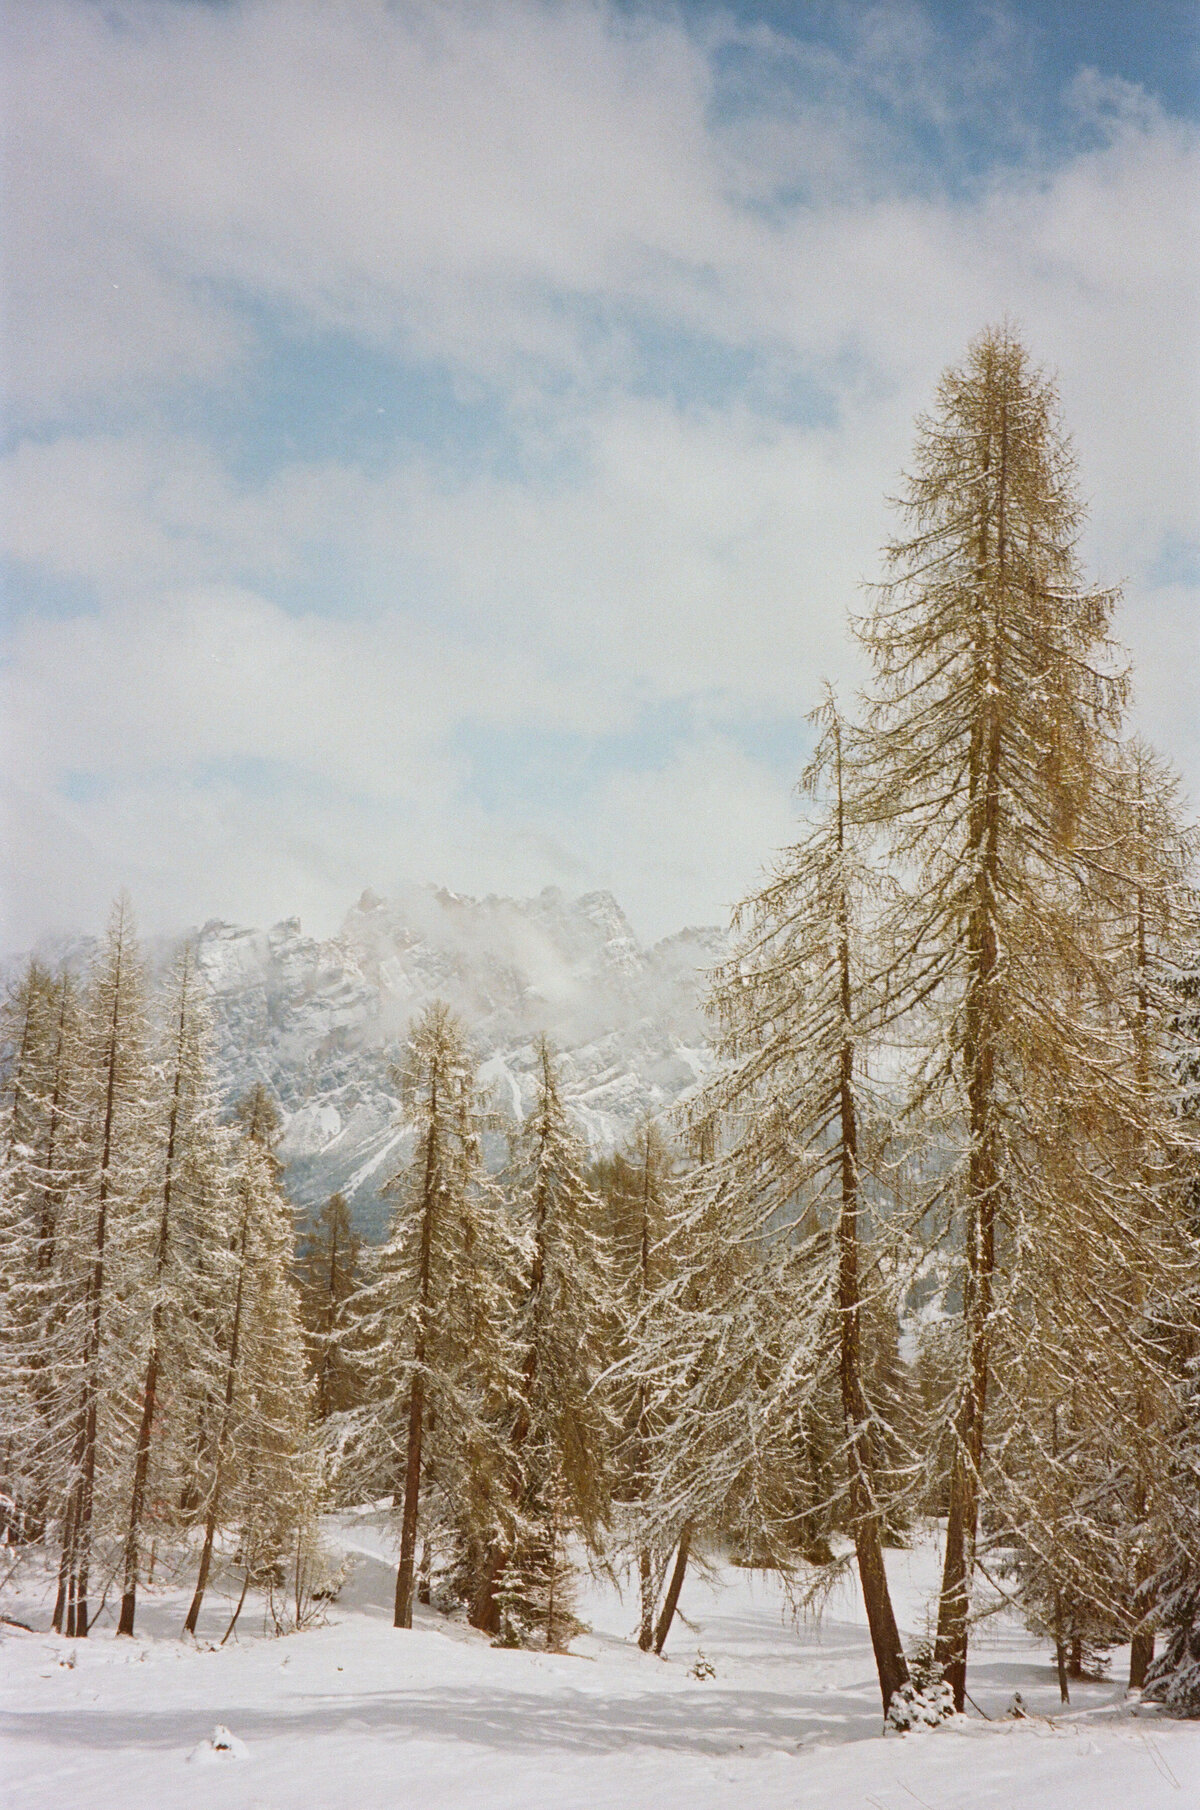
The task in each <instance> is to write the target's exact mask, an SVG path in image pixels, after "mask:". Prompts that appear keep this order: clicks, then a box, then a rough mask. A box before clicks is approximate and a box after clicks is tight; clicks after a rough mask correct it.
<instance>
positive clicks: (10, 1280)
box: [0, 961, 81, 1544]
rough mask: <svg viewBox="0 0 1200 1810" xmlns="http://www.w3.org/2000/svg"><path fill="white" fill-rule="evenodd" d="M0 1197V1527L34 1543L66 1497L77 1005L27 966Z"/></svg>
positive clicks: (14, 1024) (10, 1070)
mask: <svg viewBox="0 0 1200 1810" xmlns="http://www.w3.org/2000/svg"><path fill="white" fill-rule="evenodd" d="M3 1035H4V1042H5V1046H6V1081H7V1087H6V1090H5V1092H6V1099H5V1120H6V1123H5V1125H4V1127H3V1133H2V1136H3V1168H2V1177H0V1180H2V1192H0V1425H2V1426H3V1429H4V1432H3V1436H2V1442H0V1451H2V1453H3V1467H2V1470H0V1509H2V1513H0V1524H2V1525H3V1528H4V1534H5V1537H6V1538H7V1540H8V1541H10V1542H12V1543H18V1544H19V1543H23V1542H26V1541H29V1540H36V1539H38V1538H40V1537H42V1536H43V1535H44V1534H45V1533H46V1531H47V1526H48V1523H49V1521H50V1520H51V1519H52V1518H53V1516H54V1514H55V1511H56V1509H57V1508H58V1506H59V1505H61V1504H65V1502H66V1499H67V1496H68V1494H69V1492H70V1479H69V1464H70V1445H69V1438H65V1437H64V1426H65V1425H66V1424H67V1423H68V1422H69V1421H70V1420H71V1418H72V1416H73V1412H74V1402H73V1400H72V1398H71V1382H70V1381H69V1380H68V1379H69V1378H70V1376H71V1374H72V1372H71V1360H72V1354H73V1352H74V1347H73V1346H72V1345H71V1342H70V1333H69V1332H68V1329H67V1327H66V1324H65V1309H66V1306H67V1305H68V1303H67V1301H66V1300H65V1298H64V1295H65V1278H64V1271H63V1264H62V1251H61V1249H60V1248H59V1245H58V1241H57V1237H56V1234H57V1233H58V1231H59V1229H60V1220H61V1217H62V1213H63V1207H64V1203H65V1201H66V1198H67V1195H68V1192H69V1190H70V1187H71V1184H72V1180H73V1177H74V1159H75V1156H76V1155H77V1154H78V1135H77V1134H78V1124H77V1109H78V1105H79V1102H78V1090H79V1085H80V1079H81V1077H80V1072H79V1037H80V1023H79V999H78V989H77V987H76V985H75V982H74V980H73V978H72V977H71V975H70V974H69V973H68V972H66V971H65V970H64V971H63V972H62V973H61V974H60V975H59V976H57V977H52V976H51V975H50V974H48V973H47V972H46V970H45V969H44V968H43V967H42V966H41V964H40V963H38V962H36V961H31V962H30V963H29V964H28V966H27V968H26V970H25V972H24V974H23V975H22V977H21V979H20V980H19V982H18V983H17V984H16V985H15V987H14V988H13V990H12V992H11V993H10V995H9V997H8V999H7V1001H6V1002H5V1009H4V1026H3Z"/></svg>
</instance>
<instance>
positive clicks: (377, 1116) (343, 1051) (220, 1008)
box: [199, 888, 725, 1234]
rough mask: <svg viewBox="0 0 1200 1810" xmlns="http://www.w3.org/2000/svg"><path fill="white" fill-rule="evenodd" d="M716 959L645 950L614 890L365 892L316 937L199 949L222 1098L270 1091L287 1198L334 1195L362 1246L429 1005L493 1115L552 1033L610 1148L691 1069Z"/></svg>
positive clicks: (713, 938)
mask: <svg viewBox="0 0 1200 1810" xmlns="http://www.w3.org/2000/svg"><path fill="white" fill-rule="evenodd" d="M724 947H725V943H724V937H723V935H722V933H721V932H720V931H717V930H712V929H707V930H684V931H682V932H680V933H679V934H678V935H676V936H672V937H668V938H666V939H665V940H664V941H663V942H661V943H658V944H656V945H654V946H653V947H652V948H650V949H644V948H642V947H641V946H640V945H639V943H638V941H637V939H636V937H635V936H634V934H633V931H632V929H631V928H630V925H629V923H628V921H627V919H626V918H625V916H624V914H623V913H622V911H621V909H620V907H619V905H618V904H617V902H616V900H615V899H613V897H612V896H611V894H609V893H605V892H593V893H587V894H585V895H584V896H583V897H581V898H577V899H573V900H570V899H567V898H565V897H564V896H563V894H562V893H561V892H559V891H558V890H557V889H555V888H548V889H547V890H546V891H545V892H543V893H541V894H540V895H539V896H538V897H537V898H535V899H503V898H495V897H490V898H486V899H471V898H464V897H462V896H461V895H457V894H454V893H449V892H444V891H434V890H432V889H429V890H421V891H416V892H413V893H410V894H408V895H406V896H405V897H404V898H403V899H400V900H396V901H385V900H383V899H379V898H377V897H376V896H375V895H374V894H373V893H369V892H368V893H364V894H363V896H362V898H361V899H360V900H359V902H358V904H357V905H356V906H355V907H354V909H353V910H352V911H351V912H350V913H349V914H348V915H347V917H346V920H345V923H344V924H343V926H342V929H341V931H340V932H339V934H338V935H337V936H336V937H333V938H330V939H329V940H327V941H318V940H317V939H315V938H313V937H310V936H306V935H305V934H304V931H303V929H302V927H301V924H300V922H299V920H298V919H296V918H289V919H286V920H285V921H284V922H282V923H279V924H276V925H275V926H274V927H273V928H272V929H270V930H266V931H261V930H247V929H242V928H239V927H236V926H234V925H230V924H223V923H219V922H211V923H208V924H206V925H205V926H204V929H203V930H202V931H201V932H200V937H199V957H200V964H201V967H202V969H203V971H204V973H205V975H206V977H207V979H208V981H209V984H210V986H211V988H212V995H213V1001H214V1005H215V1009H216V1019H217V1030H218V1037H219V1049H220V1059H219V1079H220V1084H221V1088H222V1091H223V1093H225V1094H226V1096H227V1097H233V1096H236V1095H237V1094H239V1093H241V1092H243V1091H244V1090H245V1089H246V1088H247V1087H248V1086H249V1085H251V1083H252V1082H254V1081H256V1080H265V1081H266V1082H267V1083H268V1084H269V1085H270V1087H271V1089H272V1091H273V1093H274V1094H275V1096H276V1097H277V1099H278V1101H279V1103H280V1106H281V1107H282V1109H283V1113H284V1118H285V1130H284V1137H283V1142H282V1145H281V1148H280V1155H281V1156H282V1158H283V1159H284V1161H285V1162H286V1164H287V1186H288V1192H289V1194H290V1196H291V1198H292V1199H293V1200H294V1201H295V1202H297V1204H299V1205H309V1204H314V1203H317V1202H320V1201H322V1200H323V1199H325V1197H326V1196H327V1195H328V1194H329V1193H330V1192H331V1191H332V1190H333V1189H335V1188H340V1189H341V1190H342V1192H343V1193H345V1194H346V1195H347V1197H348V1198H349V1200H350V1202H351V1205H352V1208H353V1211H354V1216H355V1219H356V1221H357V1222H358V1223H359V1224H360V1225H361V1226H362V1227H363V1229H364V1230H365V1231H367V1232H368V1234H374V1233H376V1232H377V1231H378V1230H380V1229H381V1225H382V1219H383V1209H382V1207H381V1205H380V1203H379V1189H380V1187H381V1185H382V1184H383V1183H384V1182H385V1181H386V1179H387V1178H388V1176H389V1175H390V1174H391V1173H392V1171H393V1170H394V1168H395V1167H396V1165H397V1163H398V1162H399V1160H400V1158H401V1156H402V1155H403V1150H404V1136H405V1134H404V1131H403V1127H401V1126H399V1125H398V1124H397V1119H396V1095H395V1088H394V1086H393V1083H392V1080H391V1074H390V1069H391V1064H392V1062H393V1061H394V1059H395V1055H396V1051H397V1046H398V1043H399V1041H400V1040H401V1039H402V1038H403V1035H404V1031H405V1028H406V1026H407V1024H408V1022H409V1020H410V1018H411V1017H412V1016H413V1015H414V1014H415V1013H416V1012H417V1011H419V1010H420V1009H421V1008H422V1007H423V1006H424V1005H425V1004H426V1003H427V1002H428V1001H429V1000H430V999H433V998H443V999H446V1000H448V1001H449V1002H450V1004H451V1005H452V1006H454V1008H455V1009H456V1010H457V1011H458V1012H460V1013H461V1015H462V1017H463V1019H464V1020H465V1022H466V1024H467V1026H468V1028H469V1030H470V1032H471V1035H472V1037H473V1038H474V1040H475V1041H476V1043H477V1045H478V1048H479V1051H480V1055H481V1058H482V1059H483V1060H482V1075H481V1078H482V1080H483V1082H484V1083H485V1085H486V1086H488V1087H489V1089H491V1090H492V1092H493V1093H494V1096H495V1099H496V1102H497V1104H498V1106H499V1107H500V1108H501V1110H502V1111H506V1112H511V1113H514V1114H522V1113H523V1111H524V1110H525V1108H526V1106H527V1105H528V1102H529V1100H530V1099H531V1097H532V1091H533V1047H532V1046H533V1040H534V1039H535V1038H536V1037H537V1035H538V1034H539V1033H540V1032H541V1031H543V1030H544V1031H548V1032H549V1033H550V1035H551V1036H552V1037H553V1039H554V1041H555V1043H556V1045H557V1046H558V1048H559V1049H560V1050H561V1051H562V1052H563V1056H564V1066H563V1078H564V1083H565V1091H566V1094H567V1097H568V1100H569V1103H570V1105H571V1107H572V1109H573V1111H574V1112H575V1113H576V1115H577V1116H578V1119H579V1121H580V1123H581V1125H582V1127H583V1129H584V1131H585V1133H586V1135H587V1137H588V1139H589V1141H590V1143H591V1144H592V1145H593V1147H594V1148H596V1149H601V1148H607V1147H610V1146H611V1145H613V1144H614V1143H616V1142H618V1141H619V1140H620V1139H621V1137H622V1136H623V1135H624V1134H625V1133H626V1132H627V1131H628V1130H629V1129H630V1128H631V1127H632V1125H633V1124H634V1122H635V1120H636V1119H637V1117H638V1115H639V1114H640V1113H642V1112H644V1111H646V1110H651V1111H659V1110H661V1109H662V1108H664V1107H666V1106H669V1105H670V1104H671V1103H672V1102H673V1101H675V1100H676V1099H677V1098H678V1097H679V1096H680V1094H682V1093H683V1092H684V1091H685V1090H686V1089H687V1088H689V1087H690V1086H691V1085H692V1084H693V1083H694V1082H695V1080H696V1079H697V1078H698V1077H699V1076H700V1075H701V1074H703V1073H704V1071H705V1069H706V1067H707V1066H708V1063H709V1060H710V1058H709V1055H708V1051H707V1048H706V1045H705V1038H704V1025H703V1020H702V1014H701V1011H700V1005H699V999H700V992H701V987H702V976H703V970H704V969H705V968H706V967H708V966H709V965H711V964H712V963H713V962H714V961H716V960H718V959H719V958H720V956H721V955H722V954H723V952H724Z"/></svg>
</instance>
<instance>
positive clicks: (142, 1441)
mask: <svg viewBox="0 0 1200 1810" xmlns="http://www.w3.org/2000/svg"><path fill="white" fill-rule="evenodd" d="M185 959H186V958H185ZM186 1027H187V970H186V968H185V970H184V973H183V979H182V983H181V986H180V994H179V1039H178V1042H177V1045H176V1049H175V1085H174V1089H173V1091H172V1095H171V1117H170V1120H169V1122H168V1126H167V1155H166V1162H165V1166H164V1173H163V1193H162V1214H161V1216H160V1218H159V1222H158V1248H157V1250H156V1252H155V1259H154V1287H155V1301H154V1306H153V1308H152V1310H151V1314H150V1355H149V1357H148V1358H147V1360H146V1378H145V1382H144V1383H143V1385H142V1420H141V1425H140V1426H139V1428H138V1439H137V1450H136V1453H135V1456H134V1461H133V1489H132V1491H131V1492H130V1500H129V1530H128V1532H127V1533H126V1536H125V1593H124V1595H123V1596H122V1598H121V1619H120V1621H119V1623H118V1624H117V1633H118V1634H132V1633H133V1622H134V1616H135V1614H136V1613H137V1583H138V1545H139V1540H140V1538H141V1527H142V1514H143V1512H144V1510H145V1504H146V1478H147V1475H148V1474H149V1470H150V1440H151V1436H152V1434H153V1431H154V1410H155V1404H156V1402H157V1398H158V1369H159V1362H160V1358H159V1344H160V1340H161V1337H162V1302H161V1301H160V1300H159V1299H158V1292H157V1291H158V1290H159V1289H160V1288H161V1287H162V1279H163V1272H164V1271H165V1269H166V1266H167V1250H168V1246H169V1242H170V1235H171V1189H172V1187H173V1185H174V1180H175V1141H176V1135H177V1133H178V1129H179V1100H180V1095H181V1093H182V1090H183V1047H184V1035H185V1032H186Z"/></svg>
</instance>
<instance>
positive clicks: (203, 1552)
mask: <svg viewBox="0 0 1200 1810" xmlns="http://www.w3.org/2000/svg"><path fill="white" fill-rule="evenodd" d="M249 1237H250V1195H249V1191H248V1189H247V1191H246V1193H245V1194H244V1196H243V1200H242V1224H241V1230H240V1236H239V1241H238V1243H239V1249H238V1278H237V1290H236V1293H235V1294H234V1298H233V1325H232V1327H231V1328H230V1333H229V1359H228V1362H227V1363H226V1366H225V1401H224V1404H223V1406H222V1410H221V1425H220V1428H219V1430H218V1433H217V1449H216V1453H215V1463H214V1466H213V1480H212V1493H211V1495H210V1496H209V1499H208V1513H207V1514H206V1515H205V1517H204V1544H203V1546H202V1547H201V1549H200V1568H199V1570H198V1571H197V1573H196V1588H195V1590H194V1592H193V1593H192V1602H191V1607H190V1608H189V1609H188V1612H187V1620H186V1621H185V1622H184V1624H183V1631H184V1633H185V1634H195V1632H196V1626H197V1623H198V1622H199V1620H200V1608H201V1604H202V1603H203V1602H204V1593H205V1591H206V1590H207V1589H208V1574H209V1570H210V1568H211V1566H212V1555H213V1545H214V1543H215V1540H216V1536H217V1521H218V1518H219V1516H220V1512H221V1488H222V1484H223V1482H224V1475H223V1473H224V1467H225V1457H226V1443H227V1441H228V1438H229V1428H230V1422H231V1420H232V1418H233V1401H234V1395H235V1393H236V1389H237V1365H238V1345H239V1341H240V1338H241V1330H242V1302H243V1299H244V1295H245V1283H246V1246H247V1243H248V1241H249Z"/></svg>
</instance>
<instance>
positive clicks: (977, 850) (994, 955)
mask: <svg viewBox="0 0 1200 1810" xmlns="http://www.w3.org/2000/svg"><path fill="white" fill-rule="evenodd" d="M999 454H1000V469H999V473H998V477H997V486H996V505H995V506H996V581H995V588H994V591H993V592H992V594H991V595H990V596H988V597H987V598H986V608H987V611H988V614H987V617H986V618H985V619H984V621H983V622H982V623H981V628H983V629H985V630H986V644H985V646H984V649H983V651H982V654H981V660H980V671H979V674H978V679H977V685H978V697H977V728H976V731H975V734H974V735H973V738H972V746H971V754H970V774H969V787H970V794H969V797H970V802H969V836H970V846H971V850H972V852H973V854H974V855H975V857H976V873H975V881H974V893H975V896H974V900H973V903H972V907H971V915H970V919H969V922H968V926H967V983H966V1001H965V1033H964V1037H963V1069H964V1072H965V1075H966V1081H967V1104H968V1124H969V1130H970V1138H971V1146H970V1156H969V1159H968V1165H967V1223H966V1281H965V1286H964V1300H963V1317H964V1320H965V1324H966V1334H967V1375H966V1378H965V1379H964V1382H965V1386H964V1389H963V1395H962V1400H961V1403H960V1407H959V1411H958V1414H957V1416H956V1421H955V1452H954V1464H953V1467H952V1469H951V1474H950V1505H949V1513H948V1515H947V1518H946V1552H945V1560H944V1564H943V1568H942V1593H941V1600H940V1602H939V1604H938V1626H937V1643H936V1647H935V1653H936V1657H937V1661H938V1663H939V1665H940V1666H941V1667H942V1671H943V1676H944V1677H945V1678H946V1679H947V1680H948V1682H949V1684H950V1686H951V1689H952V1691H953V1693H954V1706H955V1708H956V1709H957V1710H959V1711H960V1712H961V1711H962V1710H963V1708H964V1706H965V1702H966V1689H967V1629H968V1621H969V1617H970V1602H971V1579H972V1573H973V1571H974V1566H975V1540H976V1534H977V1531H978V1522H979V1482H980V1474H981V1471H982V1465H983V1449H984V1412H985V1408H986V1405H987V1385H988V1366H989V1362H990V1355H991V1353H990V1344H991V1315H992V1289H993V1282H994V1277H995V1267H996V1237H995V1220H996V1188H997V1182H998V1163H997V1157H996V1148H995V1138H996V1128H995V1122H994V1094H995V1080H994V1068H995V1053H994V1049H993V1033H994V1020H995V1010H996V1006H995V1001H994V999H993V990H994V981H995V977H996V968H997V960H998V949H997V940H996V908H997V907H996V899H997V892H996V886H997V874H998V866H999V837H1000V810H1001V803H1000V727H1001V725H1000V712H999V709H998V706H997V699H998V698H999V697H1000V695H1001V687H1000V683H999V679H1000V674H999V660H1000V640H1001V638H1000V623H999V614H1000V610H1001V606H1002V601H1003V594H1004V583H1005V557H1006V547H1005V487H1006V482H1007V467H1008V423H1007V410H1006V405H1005V404H1004V403H1003V402H1002V403H1001V405H1000V448H999ZM988 464H989V459H988V456H987V454H985V457H984V466H983V470H984V477H985V478H986V475H987V470H988ZM989 526H990V524H989V515H988V510H987V506H986V503H985V506H984V513H983V516H982V519H981V523H980V551H979V565H978V571H977V581H978V588H979V597H980V609H981V611H982V610H983V609H984V607H985V592H986V591H987V559H988V536H989Z"/></svg>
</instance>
